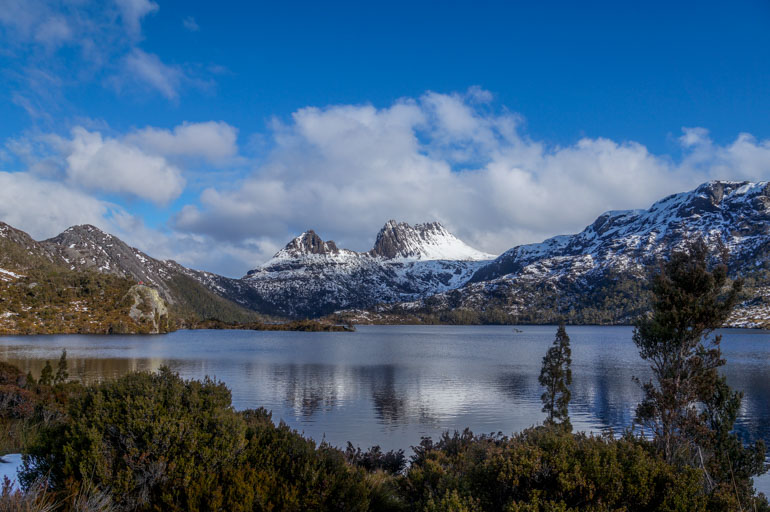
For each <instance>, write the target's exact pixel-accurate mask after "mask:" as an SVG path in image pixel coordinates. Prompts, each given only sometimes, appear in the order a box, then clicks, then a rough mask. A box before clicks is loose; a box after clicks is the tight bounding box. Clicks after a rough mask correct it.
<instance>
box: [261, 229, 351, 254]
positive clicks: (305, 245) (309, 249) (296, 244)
mask: <svg viewBox="0 0 770 512" xmlns="http://www.w3.org/2000/svg"><path fill="white" fill-rule="evenodd" d="M339 252H340V250H339V249H338V248H337V244H335V243H334V242H333V241H332V240H329V241H328V242H324V241H323V239H322V238H321V237H320V236H318V235H317V234H316V232H315V231H313V230H312V229H310V230H308V231H305V232H304V233H302V234H301V235H299V236H298V237H297V238H295V239H294V240H292V241H291V242H289V243H288V244H286V247H284V248H283V249H282V250H281V251H279V252H278V254H276V256H275V257H281V256H284V257H292V258H297V257H301V256H306V255H309V254H317V255H327V254H338V253H339Z"/></svg>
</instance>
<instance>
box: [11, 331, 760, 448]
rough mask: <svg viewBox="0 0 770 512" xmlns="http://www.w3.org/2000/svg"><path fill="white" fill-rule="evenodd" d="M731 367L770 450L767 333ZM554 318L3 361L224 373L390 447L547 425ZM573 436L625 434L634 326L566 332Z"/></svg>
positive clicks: (55, 344) (729, 342)
mask: <svg viewBox="0 0 770 512" xmlns="http://www.w3.org/2000/svg"><path fill="white" fill-rule="evenodd" d="M720 332H721V334H722V335H723V341H722V348H723V352H724V355H725V358H726V359H727V366H726V367H725V368H724V372H725V374H726V375H727V378H728V381H729V383H730V385H731V386H733V387H734V388H735V389H739V390H741V391H743V392H744V393H745V397H744V402H743V407H742V409H741V416H740V418H739V420H738V424H737V430H738V432H739V433H740V435H741V436H743V437H744V438H745V439H746V440H754V439H758V438H762V439H764V440H765V441H766V442H767V444H768V446H770V378H768V376H769V374H768V368H770V332H768V331H761V330H743V329H726V330H724V331H720ZM555 333H556V328H555V327H552V326H519V327H516V328H514V327H510V326H473V327H455V326H362V327H359V328H358V331H357V332H354V333H347V332H342V333H300V332H257V331H221V330H211V331H178V332H175V333H172V334H168V335H159V336H92V335H91V336H78V335H62V336H11V337H0V359H2V360H5V361H9V362H11V363H13V364H16V365H18V366H20V367H21V368H22V369H24V370H25V371H28V370H31V371H32V373H33V374H36V375H37V374H39V372H40V370H41V369H42V367H43V364H44V362H45V360H50V361H51V363H52V364H54V365H55V363H56V360H57V359H58V358H59V355H60V353H61V350H62V349H63V348H66V349H67V353H68V359H69V362H70V376H71V377H72V378H77V379H80V380H82V381H86V382H91V381H94V380H98V379H103V378H108V377H115V376H119V375H122V374H125V373H126V372H129V371H132V370H156V369H158V368H159V367H160V366H161V365H167V366H169V367H170V368H171V369H173V370H174V371H176V372H178V373H179V374H180V375H182V376H183V377H185V378H202V377H203V376H205V375H209V376H211V377H214V378H217V379H219V380H222V381H224V382H225V383H226V384H227V385H228V386H229V387H230V389H231V390H232V393H233V403H234V405H235V407H236V408H238V409H243V408H251V407H260V406H263V407H265V408H267V409H270V410H272V411H273V418H274V419H276V420H278V419H281V420H284V421H285V422H286V423H288V424H289V425H291V426H292V427H294V428H296V429H298V430H300V431H303V432H304V433H305V434H306V435H308V436H310V437H313V438H314V439H316V440H321V439H326V440H327V441H329V442H330V443H332V444H335V445H339V446H342V447H344V446H345V444H346V442H347V441H351V442H353V444H356V445H360V446H361V447H368V446H371V445H374V444H379V445H380V446H382V447H383V448H385V449H393V448H404V449H405V450H406V451H407V452H408V451H409V447H410V446H412V445H415V444H417V443H419V441H420V438H421V436H433V437H435V436H437V435H439V434H440V433H441V432H443V431H445V430H454V429H462V428H465V427H469V428H471V429H472V430H473V431H474V432H478V433H481V432H486V433H489V432H498V431H502V432H503V433H508V434H509V433H511V432H514V431H518V430H521V429H524V428H527V427H529V426H532V425H536V424H539V423H541V422H542V420H543V417H544V415H543V413H542V412H541V410H540V408H541V403H540V394H541V393H542V389H541V388H540V386H539V385H538V382H537V378H538V375H539V372H540V365H541V361H542V357H543V355H544V354H545V352H546V350H547V348H548V347H549V346H550V344H551V342H552V341H553V338H554V335H555ZM567 333H568V334H569V336H570V338H571V342H572V358H573V364H572V372H573V379H574V381H573V386H572V393H573V398H572V403H571V406H570V414H571V418H572V423H573V425H574V427H575V429H576V430H586V431H595V432H598V431H602V430H605V429H607V428H613V429H615V430H620V429H622V428H623V427H625V426H627V425H628V424H629V423H630V422H631V419H632V417H633V414H634V408H635V406H636V404H637V403H638V402H639V400H640V397H641V393H640V389H639V386H638V385H637V384H636V383H635V382H634V381H633V377H634V376H636V377H640V378H642V379H645V378H649V375H650V373H649V370H648V368H647V365H646V364H645V363H644V362H643V361H642V360H641V359H640V358H639V356H638V353H637V351H636V347H635V346H634V344H633V342H632V341H631V335H632V329H631V328H629V327H591V326H581V327H568V328H567Z"/></svg>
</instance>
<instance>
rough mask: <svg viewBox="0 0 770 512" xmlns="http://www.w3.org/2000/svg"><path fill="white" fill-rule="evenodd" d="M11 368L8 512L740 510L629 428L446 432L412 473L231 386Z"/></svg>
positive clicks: (416, 458)
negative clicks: (21, 434)
mask: <svg viewBox="0 0 770 512" xmlns="http://www.w3.org/2000/svg"><path fill="white" fill-rule="evenodd" d="M62 361H64V363H65V364H61V362H62ZM65 365H66V355H64V354H63V358H62V359H61V360H60V365H59V367H60V368H63V367H65ZM0 370H1V371H0V379H2V382H3V383H4V384H3V385H6V386H10V387H13V388H15V389H16V391H17V392H22V394H23V395H24V397H23V400H28V401H30V402H31V407H23V408H21V409H18V407H15V406H11V405H9V404H10V403H11V402H3V403H2V408H1V409H0V410H2V411H3V418H10V417H11V416H14V415H17V412H16V411H18V410H23V411H26V412H23V413H22V414H23V415H24V416H25V419H24V420H22V419H19V418H16V417H15V416H14V419H13V421H16V422H20V421H26V422H28V423H29V424H34V425H35V428H36V430H35V433H34V435H33V436H30V437H28V438H27V439H26V440H25V441H24V446H23V449H24V452H25V453H26V454H27V455H26V465H25V467H24V470H23V473H22V480H23V482H24V483H25V485H26V489H27V490H26V492H25V493H22V492H14V491H11V490H10V488H7V487H6V489H5V490H4V491H3V492H2V493H0V510H9V511H14V510H63V511H68V510H72V511H75V510H78V511H80V510H94V511H96V510H101V511H107V510H172V511H173V510H191V511H195V510H233V511H247V510H254V511H262V510H330V511H331V510H353V511H355V510H362V511H363V510H373V511H378V510H383V511H386V510H392V511H402V510H418V511H439V510H442V511H443V510H456V511H475V510H490V511H496V510H514V511H535V510H565V511H566V510H589V511H591V510H595V511H605V510H625V511H636V510H639V511H641V510H658V511H691V510H692V511H699V510H702V511H707V510H733V508H730V506H729V505H728V506H723V502H721V501H719V500H716V499H714V498H713V495H714V493H713V492H708V491H706V490H704V487H703V482H704V474H705V472H704V471H703V470H702V469H700V468H697V467H693V466H686V465H685V466H679V465H676V464H672V463H669V462H667V461H666V460H665V458H664V457H663V456H662V454H661V453H660V451H659V450H658V449H657V445H656V444H655V443H654V442H651V441H646V440H644V438H640V437H635V436H633V435H631V434H627V435H625V436H624V437H622V438H620V439H615V438H613V437H611V436H610V435H605V436H600V437H596V436H589V435H585V434H582V433H581V434H572V433H571V432H569V431H568V430H566V429H564V428H560V427H556V426H544V427H536V428H531V429H528V430H525V431H524V432H522V433H519V434H515V435H513V436H512V437H506V436H503V435H501V434H496V435H474V434H473V433H471V432H470V431H467V430H466V431H464V432H462V433H458V432H455V433H454V434H449V433H445V434H444V435H443V436H441V438H440V439H438V440H437V441H435V442H434V441H433V440H431V439H428V438H424V439H423V440H422V442H421V443H420V444H419V445H418V446H415V447H413V448H414V455H413V456H412V457H411V459H410V462H411V463H410V464H409V466H408V467H407V465H406V457H405V456H404V453H403V451H396V452H383V451H382V450H381V449H380V448H379V447H373V448H371V449H370V450H368V451H365V452H363V451H362V450H361V449H359V448H355V447H353V446H352V445H348V447H347V449H346V450H345V451H344V452H343V451H341V450H339V449H337V448H334V447H332V446H329V445H328V444H325V443H321V444H320V445H318V444H316V443H315V442H314V441H312V440H309V439H305V438H303V437H302V436H301V435H299V434H298V433H297V432H296V431H294V430H292V429H290V428H289V427H288V426H286V425H285V424H283V423H281V424H278V425H275V424H274V422H273V420H272V417H271V415H270V413H269V412H267V411H265V410H264V409H256V410H246V411H241V412H237V411H235V410H234V409H233V408H232V405H231V402H230V392H229V390H228V389H227V388H226V387H225V386H224V385H223V384H222V383H219V382H216V381H212V380H210V379H204V380H203V381H195V380H190V381H187V380H183V379H181V378H179V377H178V376H177V375H175V374H174V373H172V372H171V371H170V370H168V369H166V368H163V369H161V370H160V371H159V372H157V373H133V374H129V375H127V376H125V377H122V378H120V379H117V380H112V381H106V382H102V383H98V384H93V385H90V386H81V385H79V384H77V383H72V382H60V383H58V384H56V385H51V386H43V385H41V384H40V383H39V382H37V383H34V382H30V381H28V380H27V379H26V377H25V376H24V375H22V373H21V372H20V371H19V370H17V369H15V368H14V367H12V366H10V365H2V367H0ZM5 383H8V384H5ZM6 449H7V448H6ZM751 500H752V503H751V505H752V506H754V507H755V509H756V510H769V509H770V508H768V507H767V503H766V502H765V501H764V500H763V499H759V498H756V497H753V496H752V497H751ZM744 505H749V503H748V502H744ZM46 507H48V508H46Z"/></svg>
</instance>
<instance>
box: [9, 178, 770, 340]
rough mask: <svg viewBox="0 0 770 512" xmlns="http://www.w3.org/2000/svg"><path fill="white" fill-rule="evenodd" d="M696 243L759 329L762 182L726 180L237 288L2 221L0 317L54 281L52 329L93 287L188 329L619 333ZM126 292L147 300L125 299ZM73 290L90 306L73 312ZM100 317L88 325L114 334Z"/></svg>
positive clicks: (317, 249) (311, 254)
mask: <svg viewBox="0 0 770 512" xmlns="http://www.w3.org/2000/svg"><path fill="white" fill-rule="evenodd" d="M694 238H702V239H704V240H705V241H706V242H707V244H708V245H709V247H710V248H711V250H712V253H713V254H714V257H715V258H717V257H718V256H719V255H720V254H721V253H722V252H723V251H725V252H727V253H728V254H729V269H730V273H731V276H732V277H742V278H744V279H745V281H746V284H745V289H746V297H745V300H744V302H743V303H742V304H741V305H740V306H739V307H738V308H737V309H736V311H735V313H734V315H733V317H732V319H731V323H732V324H733V325H746V326H755V325H763V326H770V258H768V256H770V185H768V183H765V182H762V183H750V182H732V181H712V182H708V183H704V184H703V185H701V186H699V187H698V188H696V189H694V190H692V191H689V192H684V193H680V194H674V195H671V196H669V197H666V198H664V199H662V200H660V201H658V202H656V203H655V204H653V205H652V206H651V207H650V208H648V209H644V210H623V211H610V212H606V213H604V214H602V215H601V216H599V217H598V218H597V219H596V221H595V222H593V223H592V224H591V225H589V226H587V227H586V228H585V229H584V230H583V231H581V232H580V233H577V234H574V235H561V236H556V237H553V238H550V239H548V240H545V241H543V242H541V243H537V244H528V245H520V246H517V247H514V248H512V249H510V250H508V251H506V252H505V253H503V254H501V255H500V256H498V257H496V258H495V257H493V256H492V255H489V254H485V253H483V252H480V251H478V250H476V249H473V248H472V247H470V246H468V245H467V244H465V243H464V242H462V241H461V240H459V239H458V238H456V237H455V236H454V235H452V234H451V233H449V232H448V231H447V230H446V229H445V228H444V227H443V226H442V225H441V224H439V223H436V222H433V223H425V224H417V225H413V226H411V225H409V224H406V223H398V222H396V221H393V220H391V221H388V222H387V223H386V224H385V225H384V226H383V228H382V229H381V230H380V231H379V233H378V234H377V236H376V239H375V242H374V245H373V247H372V249H371V250H369V251H366V252H356V251H351V250H348V249H344V248H340V247H338V246H337V244H335V243H334V242H333V241H331V240H327V241H325V240H323V239H322V238H321V237H320V236H319V235H318V234H317V233H315V232H314V231H312V230H310V231H306V232H304V233H302V234H301V235H300V236H298V237H296V238H295V239H293V240H291V241H290V242H289V243H288V244H287V245H286V246H285V247H284V248H283V249H281V250H280V251H278V252H277V253H276V254H275V255H274V256H273V258H271V259H270V260H269V261H267V262H265V263H264V264H262V265H260V266H259V267H257V268H255V269H254V270H251V271H249V272H248V273H247V274H246V276H244V277H242V278H241V279H232V278H228V277H224V276H220V275H217V274H213V273H210V272H205V271H200V270H194V269H189V268H186V267H184V266H182V265H180V264H178V263H176V262H174V261H171V260H166V261H162V260H158V259H155V258H152V257H150V256H149V255H147V254H145V253H143V252H142V251H140V250H138V249H136V248H133V247H130V246H128V245H127V244H125V243H124V242H122V241H121V240H120V239H118V238H117V237H115V236H113V235H110V234H107V233H105V232H103V231H101V230H99V229H98V228H96V227H94V226H90V225H83V226H73V227H71V228H69V229H67V230H66V231H64V232H63V233H61V234H59V235H58V236H56V237H53V238H51V239H48V240H44V241H35V240H33V239H32V238H30V237H29V235H27V234H26V233H24V232H22V231H19V230H17V229H14V228H12V227H11V226H8V225H6V224H2V223H0V287H3V289H4V290H5V292H4V293H5V294H6V295H3V296H0V320H1V319H5V320H2V321H3V322H6V323H8V322H10V321H11V320H9V318H11V317H10V316H8V314H7V313H9V311H10V310H6V311H3V310H2V308H3V307H7V306H8V304H10V303H11V302H13V301H16V302H13V304H14V307H15V308H16V309H15V310H14V311H17V310H18V311H20V310H19V307H21V306H20V305H19V304H20V303H19V301H22V302H23V301H27V302H25V303H24V307H27V306H29V305H30V303H29V300H31V299H28V298H26V297H27V295H30V294H27V295H25V293H26V292H25V293H22V290H23V289H25V288H23V286H22V284H23V285H24V286H27V287H28V288H26V289H36V290H38V291H36V292H34V293H31V295H35V294H38V295H40V297H42V299H40V300H42V301H43V302H42V303H45V301H46V300H49V301H50V300H54V299H52V298H51V297H52V295H50V294H48V291H51V290H48V288H46V286H48V287H49V288H50V287H51V286H54V284H52V283H53V281H56V279H58V281H56V283H55V284H56V286H60V287H64V288H65V289H67V290H75V291H73V292H72V293H70V292H67V293H68V294H70V295H72V294H74V295H72V297H70V298H69V299H67V300H69V301H70V302H66V301H65V300H64V299H61V300H60V299H56V300H57V301H59V302H56V304H58V305H57V306H56V307H57V308H59V309H57V311H58V312H59V313H58V314H59V316H57V318H60V319H61V318H64V319H66V317H67V304H70V305H71V307H72V308H75V309H78V308H80V309H81V310H82V309H83V308H86V309H87V308H95V309H96V310H98V311H101V310H102V309H104V308H102V307H101V306H100V304H99V302H98V301H97V300H93V299H94V297H92V295H93V293H94V292H93V289H92V288H94V287H95V288H96V289H98V291H99V293H102V291H104V290H110V292H109V293H111V294H112V295H109V297H111V298H110V300H112V301H113V302H114V304H113V306H110V307H112V308H113V309H112V310H111V311H113V310H114V311H118V310H120V311H123V310H121V309H120V307H122V306H120V307H118V305H117V303H118V302H120V301H119V300H118V299H120V298H121V297H128V296H130V297H134V299H135V302H136V301H139V300H140V299H141V300H148V301H150V302H152V303H158V304H159V301H158V300H155V299H154V298H153V297H151V295H152V292H150V291H149V290H154V291H156V292H157V295H158V298H159V299H160V300H162V301H163V303H164V304H167V305H168V312H169V315H172V316H175V317H177V318H182V319H186V320H189V321H190V322H196V321H200V320H203V319H207V318H216V319H219V320H222V321H225V322H234V321H239V322H249V321H253V320H255V319H256V317H257V314H258V313H259V314H269V315H276V316H282V317H293V318H303V317H318V316H323V315H330V314H341V315H342V316H343V317H347V318H348V319H352V320H353V321H358V322H372V321H375V322H386V321H394V322H404V321H407V322H422V323H426V322H441V323H480V322H481V323H526V322H532V323H544V322H555V321H557V320H558V319H560V318H566V319H567V321H569V322H571V323H599V324H612V323H629V322H631V321H632V320H633V319H634V318H636V317H637V316H638V315H640V314H643V313H644V312H646V311H647V310H648V308H649V299H650V297H649V286H648V285H649V278H650V277H651V273H652V272H654V270H655V269H656V268H657V265H658V264H659V262H660V261H661V260H663V259H665V258H666V257H668V255H669V254H670V253H671V251H673V250H675V249H677V248H680V247H682V246H684V245H685V244H686V243H687V242H688V241H689V240H692V239H694ZM84 275H85V276H88V278H87V279H85V281H83V282H81V281H78V279H81V278H80V277H78V276H84ZM50 276H59V277H56V279H53V278H51V279H53V281H51V279H48V278H49V277H50ZM94 276H97V277H94ZM99 276H101V277H99ZM41 283H42V284H41ZM45 283H48V284H45ZM89 283H90V284H89ZM30 286H31V287H32V288H29V287H30ZM39 286H43V287H42V288H38V287H39ZM131 286H142V287H144V288H146V290H145V291H142V292H141V293H131V294H128V292H127V290H128V288H130V287H131ZM127 287H128V288H127ZM45 290H48V291H45ZM78 290H81V291H82V293H83V294H85V295H84V296H86V298H88V300H89V301H91V302H88V304H87V305H84V304H85V303H82V301H80V299H78V298H77V296H79V295H78V293H80V292H78ZM142 290H144V289H142ZM44 291H45V293H43V292H44ZM76 292H77V293H76ZM89 294H90V295H89ZM121 294H122V295H121ZM68 296H69V295H68ZM8 297H11V298H10V299H9V298H8ZM35 300H38V299H35ZM40 300H38V302H40ZM121 300H122V299H121ZM79 301H80V302H79ZM116 301H117V302H116ZM38 302H36V303H35V304H37V303H38ZM72 304H75V305H74V306H72ZM78 304H79V305H78ZM30 307H31V306H30ZM36 307H37V306H36ZM18 311H17V312H18ZM36 311H37V310H36ZM89 311H90V310H89ZM114 311H113V312H114ZM40 313H41V314H43V310H40ZM81 313H82V314H81V316H83V315H85V316H83V318H85V317H86V316H88V314H91V313H88V314H86V312H84V311H81ZM14 314H16V313H14ZM46 314H48V313H46ZM115 314H116V315H117V314H118V313H115ZM122 314H123V313H120V314H119V315H118V316H120V315H122ZM2 315H5V316H2ZM110 315H112V313H110ZM110 315H107V316H104V315H102V317H100V318H101V320H98V321H96V320H95V322H96V324H94V325H98V326H101V327H98V329H101V328H106V327H105V326H109V325H115V322H116V320H115V318H113V317H114V315H112V316H110ZM14 318H16V317H14ZM19 318H21V317H19ZM120 318H123V317H120ZM146 320H147V321H149V318H148V319H146ZM14 321H15V320H14ZM62 321H63V320H62ZM121 321H122V320H121ZM110 322H111V323H110ZM0 323H1V322H0ZM135 323H136V321H135ZM145 323H146V322H145ZM67 325H70V324H67ZM72 325H74V324H72ZM72 325H70V327H67V328H68V329H69V328H73V329H74V327H72ZM137 325H138V324H137ZM143 325H144V324H143ZM0 327H1V326H0ZM119 328H120V327H119ZM132 328H133V327H132ZM148 328H149V327H148ZM94 329H97V328H96V327H94ZM98 329H97V330H98Z"/></svg>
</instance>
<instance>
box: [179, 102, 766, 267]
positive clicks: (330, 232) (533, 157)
mask: <svg viewBox="0 0 770 512" xmlns="http://www.w3.org/2000/svg"><path fill="white" fill-rule="evenodd" d="M490 100H491V96H490V95H489V94H487V93H485V91H483V90H480V89H478V88H474V89H472V90H471V91H469V92H468V93H466V94H438V93H426V94H425V95H423V96H422V97H421V98H419V99H416V100H412V99H404V100H400V101H398V102H396V103H395V104H393V105H392V106H390V107H388V108H383V109H376V108H374V107H372V106H370V105H338V106H331V107H327V108H305V109H301V110H299V111H297V112H296V113H295V114H294V115H293V116H292V119H291V122H290V123H288V124H282V123H275V124H274V127H273V146H274V148H275V149H274V150H273V151H272V152H271V153H270V154H269V156H268V158H266V159H265V161H264V163H262V164H261V165H260V166H258V167H257V168H256V169H255V170H254V172H253V173H252V174H251V175H250V176H248V177H247V178H245V179H244V180H243V181H242V182H239V183H236V184H228V185H223V186H219V187H216V188H213V187H212V188H208V189H206V190H205V191H204V192H203V193H202V194H201V197H200V204H199V205H188V206H186V207H185V208H184V209H183V210H182V211H181V212H180V214H179V215H178V216H177V218H176V220H175V226H176V228H177V229H179V230H182V231H188V232H195V233H199V234H206V235H208V236H212V237H215V238H218V239H220V240H223V241H227V243H237V241H238V240H243V239H256V238H258V237H262V238H263V239H266V240H269V241H271V242H272V244H270V247H272V246H280V245H283V244H285V243H286V242H287V241H288V240H289V238H290V237H291V236H294V235H296V234H297V233H299V232H301V231H302V230H305V229H309V228H313V229H315V230H316V231H317V232H319V233H320V234H321V235H322V236H323V237H325V238H334V239H335V240H336V241H337V242H338V243H339V244H340V245H342V246H347V247H350V248H352V249H357V250H365V249H368V248H369V247H370V246H371V244H372V242H373V238H374V235H375V234H376V232H377V230H378V229H379V228H380V227H381V226H382V224H383V223H384V222H385V221H386V220H387V219H389V218H396V219H400V220H405V221H408V222H423V221H429V220H439V221H442V222H444V223H445V224H446V225H447V226H448V227H449V228H450V229H451V230H453V231H455V232H456V234H458V235H459V236H460V237H461V238H463V239H465V240H466V241H468V242H470V243H471V244H472V245H475V246H477V247H478V248H480V249H483V250H486V251H489V252H500V251H503V250H506V249H508V248H510V247H512V246H514V245H516V244H520V243H529V242H536V241H540V240H542V239H544V238H546V237H549V236H552V235H554V234H559V233H573V232H577V231H579V230H581V229H583V228H584V227H585V226H586V225H588V224H590V223H591V222H593V221H594V219H595V218H596V217H597V216H598V215H599V214H601V213H602V212H603V211H605V210H609V209H627V208H644V207H648V206H649V205H650V204H651V203H652V202H654V201H656V200H658V199H660V198H661V197H663V196H665V195H668V194H670V193H674V192H679V191H683V190H687V189H689V188H692V187H694V186H696V185H697V184H699V183H701V182H703V181H707V180H709V179H716V178H729V179H755V180H756V179H768V178H770V167H769V166H770V141H757V140H755V139H753V138H752V137H751V136H748V135H741V136H739V137H738V138H737V139H736V141H735V142H734V143H732V144H730V145H727V146H717V145H714V144H713V143H712V142H711V141H710V140H708V134H707V132H706V131H705V130H702V129H686V130H685V131H684V135H683V137H682V139H681V144H682V147H683V148H684V151H685V153H684V157H683V158H682V159H681V161H679V162H675V161H674V160H673V159H672V158H671V157H669V156H665V155H664V156H656V155H653V154H651V153H650V152H649V151H648V150H647V149H646V148H645V147H644V146H643V145H641V144H638V143H635V142H626V143H619V142H615V141H612V140H609V139H605V138H596V139H589V138H586V139H581V140H579V141H578V142H576V143H575V144H572V145H569V146H563V147H562V146H552V145H549V144H547V143H543V142H540V141H535V140H532V139H531V138H530V137H528V136H527V135H526V134H523V133H522V132H521V124H522V123H521V119H520V118H519V116H517V115H515V114H510V113H507V112H505V111H502V112H497V113H495V112H490V109H489V108H488V105H487V103H488V101H490ZM261 247H263V249H262V250H263V251H267V250H269V249H268V244H262V246H261ZM269 256H270V254H268V253H266V252H261V253H260V254H258V255H255V258H262V259H266V258H268V257H269Z"/></svg>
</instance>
